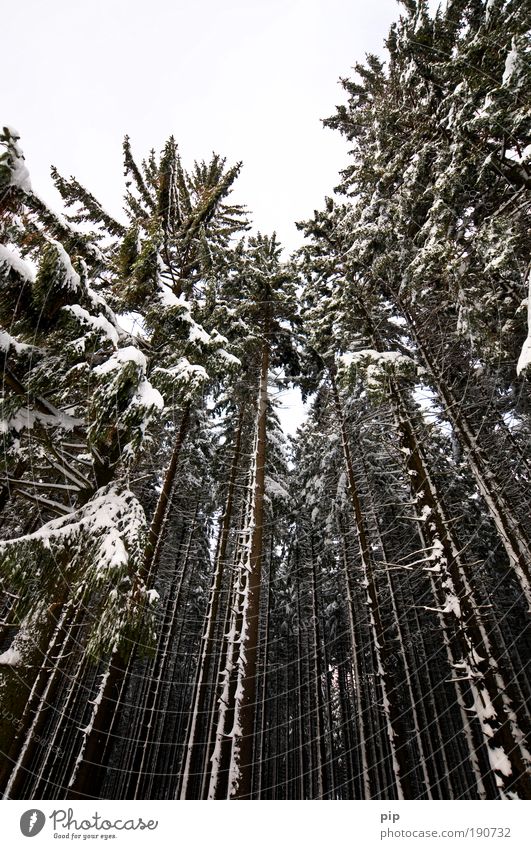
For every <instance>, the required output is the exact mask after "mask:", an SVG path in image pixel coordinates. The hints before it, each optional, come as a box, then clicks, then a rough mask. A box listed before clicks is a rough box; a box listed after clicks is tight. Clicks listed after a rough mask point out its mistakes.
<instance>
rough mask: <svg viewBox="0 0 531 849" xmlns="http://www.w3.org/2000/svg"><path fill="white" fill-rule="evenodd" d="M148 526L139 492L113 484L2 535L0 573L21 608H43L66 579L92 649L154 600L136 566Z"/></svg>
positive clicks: (109, 641)
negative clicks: (35, 525) (69, 509)
mask: <svg viewBox="0 0 531 849" xmlns="http://www.w3.org/2000/svg"><path fill="white" fill-rule="evenodd" d="M145 533H146V519H145V515H144V511H143V509H142V507H141V505H140V503H139V502H138V501H137V499H136V497H135V496H134V495H133V493H132V492H130V491H129V490H127V489H121V488H119V487H117V486H115V485H111V486H108V487H105V488H103V489H100V490H98V491H97V492H96V494H95V495H94V496H93V498H91V499H90V501H88V502H87V504H85V505H84V506H83V507H82V508H80V509H79V510H76V511H75V512H73V513H70V514H69V515H67V516H62V517H60V518H59V519H54V520H52V521H50V522H47V523H46V524H45V525H43V526H42V527H41V528H40V529H39V530H38V531H36V532H35V533H32V534H28V535H26V536H23V537H19V538H17V539H12V540H7V541H4V542H1V543H0V558H1V560H2V562H3V564H4V565H3V569H4V576H5V577H6V578H7V580H8V581H10V583H11V584H12V586H13V587H14V588H16V590H17V593H18V594H19V597H20V601H19V608H18V610H19V615H20V616H21V615H27V616H31V617H34V616H45V614H46V607H47V606H48V605H50V604H53V603H55V602H56V600H57V598H58V596H60V595H61V594H62V592H63V591H64V589H62V588H64V587H65V585H66V588H67V591H68V594H69V596H70V598H72V599H74V600H75V601H76V602H77V603H79V604H83V605H84V606H85V607H86V610H87V616H88V618H89V637H88V641H87V651H88V653H89V654H95V655H98V654H100V653H101V652H102V651H106V650H109V649H110V648H111V647H112V646H113V645H114V644H115V642H118V643H120V641H123V639H124V638H125V637H127V636H128V635H131V634H132V633H134V632H137V631H138V629H139V627H140V626H141V624H143V620H144V618H145V617H144V613H145V611H146V610H149V609H151V607H152V606H153V604H154V602H155V601H156V594H154V593H153V592H151V593H150V592H148V591H147V590H146V586H145V583H144V581H143V579H142V577H141V572H140V570H141V565H142V560H143V550H144V539H145ZM144 624H145V623H144Z"/></svg>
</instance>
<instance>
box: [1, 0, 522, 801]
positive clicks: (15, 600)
mask: <svg viewBox="0 0 531 849" xmlns="http://www.w3.org/2000/svg"><path fill="white" fill-rule="evenodd" d="M528 13H529V5H528V3H522V2H521V0H518V2H516V0H488V2H484V0H448V2H447V4H446V6H445V8H444V9H443V8H442V6H441V7H439V8H438V9H437V11H435V12H434V13H430V11H429V8H428V4H427V3H426V2H425V0H403V2H402V5H401V13H400V17H399V20H398V21H397V23H396V24H394V25H393V26H392V28H391V30H390V32H389V35H388V37H387V40H386V45H385V46H386V52H385V57H384V58H379V57H377V56H375V55H367V57H366V59H365V61H364V62H363V63H357V64H356V65H355V66H354V69H353V73H352V76H351V77H349V78H348V79H343V80H342V81H341V85H342V90H343V93H344V103H343V104H342V105H340V106H338V107H336V109H335V111H334V112H333V114H332V115H331V116H330V117H329V118H326V119H325V121H324V123H325V125H326V126H328V127H330V128H332V129H334V130H335V131H337V132H338V133H340V134H341V135H342V136H343V138H344V140H345V154H346V155H345V159H346V162H347V165H346V167H345V169H344V171H343V172H342V173H341V174H340V175H339V177H338V180H339V184H338V185H337V186H336V187H335V188H334V187H330V195H329V197H327V198H325V199H324V200H323V204H322V207H321V208H320V209H317V210H314V211H313V214H311V213H309V214H308V218H307V220H305V221H301V222H298V224H297V226H298V228H299V231H300V235H301V246H300V248H299V249H298V250H296V251H295V252H294V253H293V254H292V255H291V256H290V257H288V258H286V257H284V256H283V253H282V247H281V244H280V243H279V240H278V238H277V235H276V234H275V233H272V234H264V233H260V232H256V231H255V230H253V227H252V219H251V216H250V213H249V212H248V210H247V209H246V208H245V207H243V206H242V205H240V204H236V203H234V202H233V199H232V190H233V187H234V185H235V182H236V181H237V179H238V175H239V172H240V169H241V163H238V162H231V161H229V160H228V159H226V158H224V157H223V156H221V155H219V154H213V155H212V157H211V158H210V159H209V160H207V161H196V162H193V163H192V164H191V165H189V164H187V163H184V162H183V161H182V160H181V156H180V153H179V148H178V144H177V141H176V140H175V139H174V138H173V137H171V138H169V139H168V141H167V142H166V143H165V144H164V146H163V148H162V150H161V151H160V152H157V150H156V149H153V150H151V151H149V152H147V154H146V155H145V158H143V159H139V158H138V156H137V154H136V152H135V151H134V150H133V146H132V143H131V140H130V139H129V137H127V136H126V137H125V139H124V142H123V165H124V186H123V214H122V215H121V217H120V218H117V217H115V216H113V215H111V214H110V213H109V212H107V211H106V210H105V208H104V207H103V205H102V204H101V203H100V201H99V200H98V199H97V198H96V197H95V196H94V195H93V194H92V193H91V191H90V187H85V186H83V185H82V184H81V183H80V182H79V181H78V180H77V179H76V178H75V177H65V176H64V175H63V174H62V173H61V170H60V163H58V167H55V166H54V167H53V168H52V177H53V180H54V183H55V186H56V188H57V189H58V191H59V193H60V196H61V199H62V203H63V208H62V210H61V211H60V212H59V211H54V210H52V209H51V208H50V206H49V205H48V204H47V203H45V202H44V201H43V200H42V199H41V197H40V196H39V194H38V190H37V187H33V185H32V182H31V175H30V171H29V166H30V163H27V162H26V160H25V158H24V153H23V142H24V139H23V138H20V136H19V133H18V132H17V131H16V130H15V129H13V128H11V127H9V126H4V127H3V128H2V131H1V134H0V358H1V371H2V383H1V387H0V390H1V391H0V437H1V445H2V450H1V455H0V464H1V478H0V565H1V571H0V580H1V583H2V591H3V592H2V602H1V604H2V613H1V617H0V640H1V643H0V750H1V751H2V754H3V759H2V764H1V765H0V786H1V788H2V792H3V794H4V797H5V798H10V799H21V798H43V799H47V798H115V799H126V798H127V799H130V798H135V799H136V798H139V799H148V798H153V799H154V798H162V799H177V798H181V799H207V798H208V799H221V798H224V799H226V798H230V799H243V798H253V799H254V798H256V799H317V798H319V799H321V798H324V799H390V800H392V799H404V798H405V799H417V798H418V799H498V798H501V799H516V798H527V799H528V798H530V797H531V782H530V769H531V755H530V751H529V748H528V744H527V743H526V736H527V735H528V732H529V725H530V721H529V720H530V716H529V708H530V698H529V696H530V682H529V678H528V677H527V676H526V661H527V660H528V659H529V648H530V642H529V641H530V632H529V610H530V606H531V524H530V517H531V496H530V492H531V486H530V485H531V465H530V452H529V449H530V442H531V430H530V425H531V418H530V413H531V406H530V402H529V379H530V375H531V296H530V285H531V264H530V259H529V225H530V208H531V207H530V195H529V190H530V187H531V143H530V129H531V101H530V94H529V92H530V91H531V61H530V60H531V43H530V36H529V14H528ZM287 388H291V389H294V390H296V391H297V392H300V393H301V397H302V398H303V399H304V401H305V409H306V411H307V415H306V419H305V421H304V423H303V424H302V425H301V427H300V428H299V429H298V431H297V434H296V435H295V436H294V437H288V436H287V435H286V434H285V433H284V432H283V429H282V426H281V419H280V417H279V409H280V403H281V402H280V401H279V400H278V399H279V398H281V397H282V394H283V393H284V392H285V391H286V389H287Z"/></svg>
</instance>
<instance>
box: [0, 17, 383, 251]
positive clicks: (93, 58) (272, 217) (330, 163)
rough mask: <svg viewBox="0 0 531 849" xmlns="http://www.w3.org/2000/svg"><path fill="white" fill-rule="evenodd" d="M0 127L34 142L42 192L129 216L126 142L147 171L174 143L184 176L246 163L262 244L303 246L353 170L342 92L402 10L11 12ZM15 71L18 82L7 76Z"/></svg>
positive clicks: (242, 193)
mask: <svg viewBox="0 0 531 849" xmlns="http://www.w3.org/2000/svg"><path fill="white" fill-rule="evenodd" d="M2 5H3V9H2V30H3V38H2V65H3V68H4V74H3V75H2V76H3V79H2V83H1V86H2V89H3V91H2V92H1V98H0V105H1V113H2V115H1V118H2V120H3V122H4V123H7V124H10V125H11V126H14V127H16V128H17V129H18V131H19V132H20V133H21V136H22V138H21V144H22V148H23V150H24V152H25V154H26V160H27V164H28V167H29V169H30V173H31V177H32V182H33V186H34V188H35V190H36V191H38V192H39V193H40V194H42V195H43V196H44V197H45V198H46V199H47V200H48V202H49V203H51V204H52V205H53V206H55V207H56V208H60V199H59V197H58V195H56V192H55V189H54V188H53V186H52V184H51V180H50V177H49V167H50V164H52V163H53V164H55V165H56V166H57V167H58V169H59V171H60V172H61V173H62V174H64V175H65V176H69V175H70V174H73V175H75V176H76V177H77V178H78V179H79V180H80V181H81V182H82V183H83V184H84V185H85V186H86V187H87V188H88V189H89V190H90V191H92V192H93V194H95V195H96V196H97V197H98V198H99V199H100V200H101V201H102V202H103V203H104V205H105V206H106V207H107V208H108V209H109V210H111V211H112V212H114V214H115V215H119V214H120V210H121V191H122V187H123V183H122V162H121V155H122V150H121V142H122V139H123V136H124V135H125V134H126V133H128V134H129V136H130V137H131V142H132V145H133V150H134V152H135V153H136V154H137V158H139V159H141V158H142V157H143V156H144V155H145V154H146V153H147V152H148V150H149V149H150V148H151V147H154V148H155V149H156V150H157V151H158V150H160V149H161V148H162V146H163V144H164V142H165V140H166V139H167V137H168V136H169V135H170V134H172V133H173V134H174V136H175V137H176V139H177V141H178V143H179V147H180V150H181V155H182V157H183V161H184V165H185V167H186V166H187V165H191V163H192V161H193V160H194V159H201V158H203V157H205V158H206V157H209V155H210V153H211V152H212V151H213V150H215V151H216V152H217V153H220V154H222V155H224V156H226V157H227V160H228V162H229V163H231V164H232V163H233V162H235V161H238V160H243V163H244V168H243V171H242V174H241V177H240V179H239V181H238V182H239V186H238V189H237V194H236V193H235V198H237V199H238V200H239V201H241V202H244V203H246V204H247V206H248V207H249V209H250V210H251V211H252V212H253V218H254V221H255V225H256V227H257V228H259V229H261V230H262V231H263V232H271V231H272V230H276V231H277V233H278V236H279V238H280V240H281V241H282V242H283V243H284V244H285V245H286V247H287V248H288V249H290V250H291V249H292V248H294V247H296V246H297V245H298V244H299V236H298V233H297V231H296V229H295V227H294V224H293V222H294V220H296V219H302V218H306V217H309V216H310V215H311V214H312V212H313V209H314V208H317V207H320V206H321V204H322V200H323V198H324V196H325V195H326V194H330V193H331V192H332V189H333V187H334V185H336V184H337V182H338V180H337V175H338V171H339V169H340V168H342V167H344V166H345V165H346V162H347V156H346V150H347V148H346V143H345V141H344V140H343V139H342V137H341V136H340V135H339V133H336V132H333V131H331V130H325V129H323V127H322V125H321V122H320V119H321V118H325V117H327V116H329V115H331V114H332V113H333V112H334V105H335V104H336V103H339V102H342V100H343V99H344V97H343V92H342V89H341V88H340V86H339V85H338V79H339V77H340V76H349V73H350V69H351V67H352V65H353V64H354V63H355V62H356V61H362V60H363V58H364V55H365V53H366V52H369V51H370V52H382V45H383V39H384V38H385V36H386V35H387V32H388V29H389V26H390V23H391V22H392V21H393V20H394V19H396V17H397V16H398V14H399V7H398V5H397V3H396V2H395V0H372V2H369V0H217V1H216V0H149V2H146V0H142V2H139V0H90V2H89V0H20V1H19V2H18V3H14V2H7V0H5V1H4V3H3V4H2ZM6 69H9V72H7V71H6Z"/></svg>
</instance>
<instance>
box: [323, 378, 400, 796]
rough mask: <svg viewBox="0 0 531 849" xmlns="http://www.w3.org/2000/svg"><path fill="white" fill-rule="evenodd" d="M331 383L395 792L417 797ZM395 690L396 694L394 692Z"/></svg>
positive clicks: (334, 387) (362, 521) (338, 402)
mask: <svg viewBox="0 0 531 849" xmlns="http://www.w3.org/2000/svg"><path fill="white" fill-rule="evenodd" d="M330 384H331V388H332V397H333V402H334V407H335V411H336V416H337V421H338V426H339V429H340V434H341V444H342V449H343V457H344V462H345V470H346V473H347V480H348V490H349V496H350V500H351V504H352V508H353V513H354V520H355V526H356V531H357V535H358V542H359V550H360V557H361V562H362V567H363V572H364V580H365V585H366V590H367V604H368V609H369V617H370V623H371V630H372V634H373V650H374V654H375V659H376V670H375V674H376V677H377V680H378V682H379V686H380V688H381V692H382V701H383V711H384V715H385V726H386V730H387V737H388V742H389V747H390V750H391V756H392V766H393V775H394V783H395V790H396V795H397V798H398V799H404V798H410V799H411V798H414V792H413V789H412V787H411V784H410V765H409V758H408V752H407V744H408V734H407V732H406V728H405V726H404V722H403V717H402V715H401V713H400V710H399V708H398V705H397V703H396V697H397V692H396V688H393V683H392V681H391V680H390V677H389V669H390V668H392V664H391V663H390V662H389V659H390V654H391V652H390V650H389V646H388V642H387V639H386V636H385V629H384V625H383V622H382V618H381V613H380V607H379V603H378V592H377V588H376V580H375V574H374V563H373V558H372V552H371V548H370V544H369V539H368V535H367V529H366V524H365V519H364V516H363V510H362V506H361V501H360V498H359V495H358V488H357V485H356V479H355V476H354V465H353V462H352V455H351V452H350V445H349V440H348V436H347V431H346V422H345V417H344V415H343V410H342V406H341V400H340V398H339V392H338V390H337V385H336V381H335V377H334V374H333V373H332V370H330ZM393 689H394V692H393Z"/></svg>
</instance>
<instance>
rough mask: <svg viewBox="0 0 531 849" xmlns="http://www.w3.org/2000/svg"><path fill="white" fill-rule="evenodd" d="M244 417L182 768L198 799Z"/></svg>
mask: <svg viewBox="0 0 531 849" xmlns="http://www.w3.org/2000/svg"><path fill="white" fill-rule="evenodd" d="M243 418H244V407H243V405H242V406H241V408H240V412H239V416H238V423H237V425H236V432H235V438H234V454H233V458H232V466H231V471H230V476H229V484H228V487H227V495H226V500H225V510H224V513H223V516H222V518H221V526H220V530H219V536H218V541H217V547H216V557H215V568H214V575H213V578H212V586H211V589H210V598H209V603H208V611H207V615H206V619H205V626H204V632H203V637H202V650H201V656H200V659H199V664H198V667H197V674H196V680H195V684H194V700H193V704H192V707H191V713H190V723H189V728H188V732H187V735H186V738H187V742H186V754H185V760H184V765H183V770H182V778H181V788H180V798H181V799H187V798H190V799H194V798H200V797H198V795H197V794H196V793H191V794H190V793H189V785H190V778H191V777H192V778H193V777H194V776H195V775H198V774H199V773H200V769H199V767H200V764H201V761H202V757H201V756H202V747H204V746H205V745H208V738H206V739H205V725H208V723H207V721H206V720H207V717H206V716H205V706H206V701H207V699H206V697H207V693H208V688H209V686H210V683H211V674H210V673H211V668H212V663H213V660H214V657H215V645H214V636H215V633H216V626H217V624H218V609H219V603H220V594H221V588H222V583H223V575H224V569H225V562H226V558H227V547H228V542H229V534H230V529H231V525H232V512H233V504H234V496H235V490H236V478H237V476H238V471H239V467H240V453H241V444H242V428H243ZM194 784H195V782H192V786H193V785H194Z"/></svg>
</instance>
